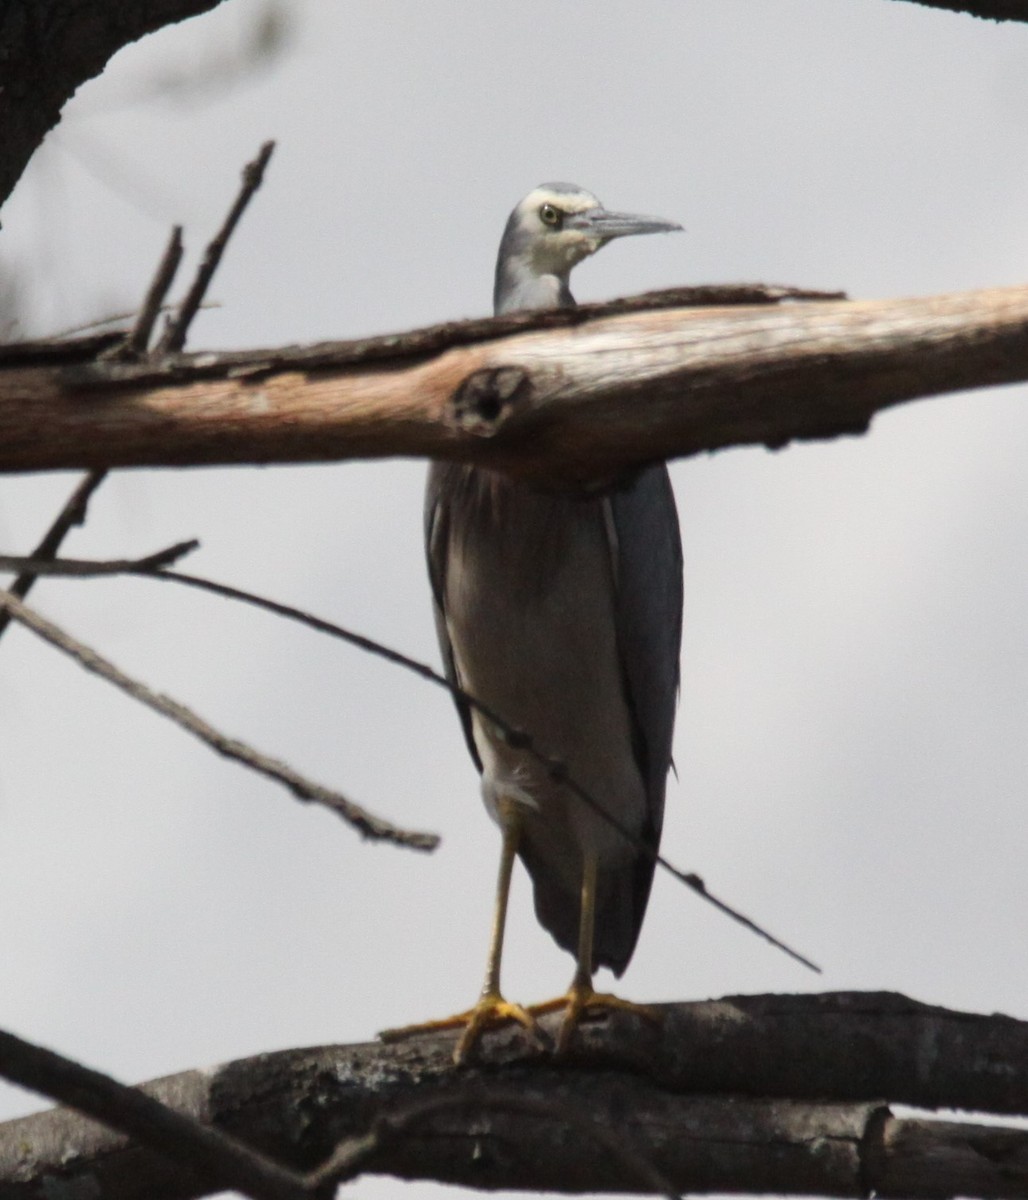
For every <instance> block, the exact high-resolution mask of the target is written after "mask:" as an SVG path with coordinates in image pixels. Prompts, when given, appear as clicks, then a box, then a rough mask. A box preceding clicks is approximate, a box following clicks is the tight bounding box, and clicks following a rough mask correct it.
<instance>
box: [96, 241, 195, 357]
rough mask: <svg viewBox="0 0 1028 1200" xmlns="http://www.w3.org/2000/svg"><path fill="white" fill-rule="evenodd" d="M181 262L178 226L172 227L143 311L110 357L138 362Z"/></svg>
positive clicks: (144, 301)
mask: <svg viewBox="0 0 1028 1200" xmlns="http://www.w3.org/2000/svg"><path fill="white" fill-rule="evenodd" d="M181 261H182V226H181V225H173V226H172V229H171V236H170V237H169V238H168V244H167V246H166V247H165V249H164V254H163V256H162V257H161V261H160V263H159V264H158V267H157V273H156V274H155V275H154V277H153V280H152V281H151V283H150V286H149V288H147V292H146V296H145V297H144V298H143V307H142V308H141V309H140V310H139V316H138V317H136V323H135V325H133V327H132V332H131V333H130V334H129V336H128V337H127V338H126V339H125V344H124V345H123V346H121V347H119V348H118V350H117V351H115V354H114V355H112V357H116V358H138V357H141V356H142V355H144V354H145V353H146V348H147V346H149V345H150V334H151V333H152V332H153V327H154V322H155V321H156V320H157V317H158V316H159V314H160V312H161V308H162V307H163V305H164V297H165V296H167V294H168V289H169V288H170V287H171V285H172V283H173V282H174V279H175V274H176V272H177V271H178V268H179V263H180V262H181Z"/></svg>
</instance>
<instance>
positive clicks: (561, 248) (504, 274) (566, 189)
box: [495, 183, 682, 313]
mask: <svg viewBox="0 0 1028 1200" xmlns="http://www.w3.org/2000/svg"><path fill="white" fill-rule="evenodd" d="M681 228H682V227H681V225H678V224H676V223H675V222H674V221H664V220H661V219H660V218H658V217H642V216H636V215H635V214H633V213H619V212H608V210H607V209H605V208H604V207H603V205H602V204H601V203H600V202H599V200H597V198H596V197H595V196H594V195H593V194H592V192H587V191H585V189H584V188H580V187H576V186H575V185H574V184H571V183H544V184H540V186H539V187H537V188H535V189H534V190H533V191H531V192H529V193H528V195H527V196H526V197H525V198H524V199H523V200H522V201H521V202H520V204H518V205H517V207H516V208H515V209H514V211H513V212H512V213H511V214H510V219H509V220H508V221H507V228H506V230H505V231H504V234H503V240H502V242H501V243H500V253H499V257H498V259H497V262H496V293H495V301H496V311H497V312H498V313H500V312H511V311H513V310H514V309H518V308H551V307H557V306H564V305H567V304H571V303H573V300H572V299H571V293H570V292H569V291H568V276H569V275H570V274H571V270H572V268H573V267H575V266H577V265H578V264H579V263H580V262H581V261H582V260H583V259H585V258H588V257H589V255H590V254H595V253H596V251H597V250H599V249H600V248H601V247H602V246H605V245H606V244H607V243H608V242H609V241H612V240H613V239H614V238H619V237H628V236H630V235H632V234H636V233H667V232H670V231H672V230H676V229H681Z"/></svg>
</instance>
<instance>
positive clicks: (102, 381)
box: [0, 286, 1028, 486]
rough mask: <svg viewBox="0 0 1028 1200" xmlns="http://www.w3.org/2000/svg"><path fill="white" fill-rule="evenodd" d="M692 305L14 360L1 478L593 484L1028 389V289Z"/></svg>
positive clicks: (2, 392)
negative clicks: (69, 473) (460, 470)
mask: <svg viewBox="0 0 1028 1200" xmlns="http://www.w3.org/2000/svg"><path fill="white" fill-rule="evenodd" d="M703 292H704V289H694V291H693V292H692V293H689V295H690V296H691V297H694V296H695V295H696V294H697V293H698V294H702V293H703ZM685 294H686V293H684V292H680V291H679V292H672V293H669V294H668V293H655V294H652V295H650V296H647V297H641V298H634V299H632V300H629V301H625V302H616V303H614V304H610V305H601V306H583V307H582V308H581V309H579V310H574V312H573V315H570V316H569V315H567V314H565V313H561V312H556V313H550V314H536V313H528V314H521V315H519V316H516V317H509V318H500V319H494V320H487V321H486V320H482V321H471V322H460V323H454V324H450V325H445V326H437V327H433V328H430V329H425V330H418V331H414V332H412V333H407V334H400V335H394V336H390V337H380V338H370V339H365V340H362V341H356V342H340V343H330V344H327V345H318V346H314V347H308V348H295V347H292V348H291V347H286V348H282V349H277V350H257V351H248V352H233V353H223V354H217V353H200V354H192V355H175V356H172V357H169V358H166V359H164V360H162V361H160V362H158V363H149V362H147V363H139V364H120V363H117V362H104V361H93V362H88V363H81V364H79V365H68V364H67V363H66V364H65V365H61V366H50V365H26V364H27V363H31V362H33V361H36V362H38V361H39V358H38V354H39V353H42V351H38V350H37V352H36V353H37V358H36V359H35V360H33V359H32V358H31V356H30V353H29V350H28V349H24V348H23V350H22V353H21V356H20V363H19V354H18V347H12V348H11V351H12V353H10V354H8V353H7V352H6V351H4V352H2V353H0V470H4V471H31V470H53V469H60V468H67V467H87V468H95V467H126V466H195V465H203V464H228V463H242V462H259V463H271V462H305V461H329V460H338V459H344V458H355V457H359V458H377V457H384V456H395V455H408V456H410V455H414V456H432V457H442V458H452V459H460V460H463V461H468V462H476V463H479V464H481V465H485V466H490V467H493V468H496V469H499V470H503V471H507V472H509V473H510V474H512V475H517V476H520V477H522V478H526V479H532V480H534V481H536V482H538V483H541V484H546V485H553V486H562V485H570V486H580V485H583V484H587V483H595V482H607V481H610V480H612V479H613V478H615V477H616V476H617V475H618V474H619V473H620V472H623V471H625V470H627V469H631V468H632V467H634V466H636V465H638V464H640V463H643V462H647V461H652V460H656V459H663V458H672V457H676V456H684V455H691V454H696V453H699V452H702V451H710V450H717V449H721V448H723V447H726V446H733V445H751V444H763V445H767V446H770V447H779V446H783V445H785V444H786V443H787V442H789V441H791V440H793V439H810V438H828V437H834V436H838V435H841V434H855V433H862V432H864V431H865V430H866V429H867V427H868V424H869V422H870V420H871V418H872V416H873V415H874V414H875V413H877V412H880V411H881V410H883V409H885V408H888V407H890V406H892V405H896V404H899V403H902V402H904V401H907V400H912V399H916V398H920V397H925V396H929V395H935V394H939V393H943V392H953V391H958V390H963V389H966V388H972V387H983V386H987V385H992V384H999V383H1011V382H1017V381H1024V380H1026V379H1028V287H1023V286H1022V287H1010V288H997V289H991V290H988V291H976V292H967V293H960V294H954V295H942V296H931V297H926V298H920V299H905V300H876V301H838V300H827V301H826V300H801V301H798V302H792V303H784V304H768V303H765V304H758V305H750V304H742V305H738V306H724V305H722V306H719V307H714V308H710V307H702V308H696V307H683V306H681V303H678V304H677V306H674V305H675V302H676V300H678V301H680V299H681V297H682V296H683V295H685ZM715 294H720V293H719V291H718V290H716V289H715ZM795 294H797V293H789V292H787V291H785V290H780V291H778V292H771V291H769V290H767V289H765V295H785V296H789V297H790V298H791V296H792V295H795ZM799 294H800V295H802V293H799ZM808 294H809V293H808ZM669 304H671V305H673V306H671V307H669V306H668V305H669Z"/></svg>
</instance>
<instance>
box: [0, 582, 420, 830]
mask: <svg viewBox="0 0 1028 1200" xmlns="http://www.w3.org/2000/svg"><path fill="white" fill-rule="evenodd" d="M144 573H145V572H144ZM149 573H150V574H159V572H149ZM0 610H6V611H7V612H8V613H10V615H11V617H12V618H13V619H14V620H15V621H17V622H18V623H19V624H20V625H24V626H25V627H26V628H27V629H31V630H32V632H33V633H35V634H37V635H38V636H39V637H41V638H42V639H43V640H44V641H46V642H49V643H50V645H51V646H55V647H56V648H57V649H58V650H61V651H62V652H63V653H65V654H67V655H68V656H69V657H71V658H73V659H75V661H76V662H77V663H78V664H79V665H80V666H81V667H84V668H85V669H86V670H87V671H91V672H93V674H95V675H99V676H100V677H101V678H103V679H106V680H107V682H108V683H113V684H114V686H115V687H117V688H120V689H121V690H122V691H123V692H125V693H126V695H129V696H131V697H132V698H133V699H134V700H138V701H139V702H140V703H141V704H145V705H146V706H147V708H152V709H153V710H154V711H155V712H158V713H160V714H161V715H162V716H165V717H168V718H169V719H170V720H172V721H174V722H175V724H176V725H179V726H181V728H183V729H185V730H186V731H187V732H188V733H191V734H193V735H194V736H195V737H198V738H199V739H200V740H201V741H202V742H205V743H206V744H207V745H208V746H210V748H211V749H212V750H215V751H217V753H218V754H221V755H223V756H224V757H225V758H231V759H234V760H235V761H236V762H240V763H242V764H243V765H244V766H247V767H250V768H251V769H252V770H254V771H257V772H258V773H259V774H261V775H265V776H267V778H269V779H274V780H276V781H277V782H278V783H282V784H284V785H285V786H286V787H287V788H288V789H289V790H290V791H291V792H292V793H293V795H294V796H295V797H296V798H297V799H298V800H303V801H313V802H314V803H317V804H321V805H323V806H324V807H325V808H329V809H331V810H332V811H333V812H335V813H338V815H339V816H341V817H342V818H343V819H344V820H345V821H347V822H348V823H349V824H351V825H352V826H353V827H354V828H355V829H356V830H357V831H358V832H359V833H360V834H362V835H363V836H364V837H367V838H374V839H376V840H379V841H387V842H394V843H396V844H397V845H400V846H409V847H411V848H412V849H414V850H434V849H435V847H436V846H437V845H438V844H439V838H438V836H437V835H436V834H433V833H421V832H418V831H412V830H406V829H401V828H399V827H398V826H396V825H393V824H392V823H390V822H389V821H384V820H382V819H381V818H380V817H376V816H374V815H373V814H372V813H369V812H367V811H366V810H365V809H363V808H361V806H360V805H359V804H355V803H354V802H353V801H352V800H348V799H347V798H346V797H345V796H343V795H341V794H340V793H339V792H336V791H333V790H331V789H330V788H326V787H323V786H322V785H321V784H319V783H314V782H313V780H310V779H307V778H306V777H305V776H303V775H301V774H300V773H299V772H298V771H294V770H293V768H292V767H290V766H288V765H287V764H286V763H283V762H279V761H278V760H277V759H274V758H270V757H269V756H268V755H266V754H262V753H261V752H260V751H259V750H255V749H254V748H253V747H252V746H248V745H247V744H246V743H245V742H242V741H240V740H239V739H238V738H230V737H227V736H226V735H225V734H223V733H221V732H220V731H219V730H217V729H215V728H214V726H213V725H210V724H209V723H208V722H207V721H205V720H204V719H203V718H202V717H200V716H197V714H196V713H194V712H193V711H192V710H191V709H189V708H187V707H186V706H185V705H184V704H180V703H179V702H178V701H177V700H172V699H171V697H170V696H165V695H163V694H162V693H160V692H155V691H153V690H152V689H151V688H149V687H147V686H146V684H144V683H141V682H139V680H136V679H133V678H132V677H131V676H129V675H126V674H125V673H124V671H122V670H120V669H119V668H118V667H116V666H115V665H114V664H113V663H112V662H109V661H108V660H107V659H105V658H104V657H103V656H102V655H100V654H98V653H97V652H96V651H95V650H93V649H91V648H90V647H89V646H86V645H84V644H83V643H82V642H79V641H77V640H76V639H75V638H73V637H71V636H70V635H69V634H67V633H65V632H64V630H63V629H60V628H59V627H58V626H56V625H54V624H53V623H52V622H51V621H48V620H47V619H46V618H45V617H42V616H40V614H39V613H37V612H35V611H34V610H33V609H31V608H28V607H27V606H26V605H24V604H23V603H22V602H21V601H20V600H19V599H18V598H17V597H16V596H13V595H12V594H11V593H10V592H4V591H0Z"/></svg>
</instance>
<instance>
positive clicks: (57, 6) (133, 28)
mask: <svg viewBox="0 0 1028 1200" xmlns="http://www.w3.org/2000/svg"><path fill="white" fill-rule="evenodd" d="M219 2H220V0H132V3H130V4H125V3H122V2H121V0H74V2H73V0H4V3H3V4H0V47H2V48H3V57H2V60H0V63H2V70H3V87H0V146H2V147H3V153H2V154H0V204H3V202H4V201H5V200H6V199H7V197H8V196H9V195H10V194H11V191H12V190H13V189H14V185H15V184H16V183H17V182H18V180H19V179H20V178H21V174H22V172H23V171H24V170H25V167H26V165H27V164H28V161H29V159H30V158H31V157H32V155H33V153H34V152H35V150H36V147H37V146H38V145H39V144H40V142H41V141H42V140H43V138H44V137H45V136H46V134H47V133H48V132H49V130H51V129H52V128H53V127H54V126H55V125H56V124H57V122H58V121H59V120H60V119H61V110H62V109H63V107H64V105H65V104H66V102H67V101H68V100H69V99H70V98H71V97H72V95H73V94H74V93H75V91H76V89H77V88H78V87H79V86H80V85H81V84H83V83H85V82H86V80H87V79H92V78H93V76H94V75H99V74H100V72H101V71H102V70H103V69H104V67H105V66H106V64H107V61H108V59H110V58H111V56H112V55H113V54H115V53H116V52H117V51H118V50H120V49H121V48H122V46H127V45H128V44H129V42H134V41H136V39H137V38H141V37H143V36H144V35H145V34H148V33H153V32H154V31H155V30H157V29H160V28H162V27H163V26H165V25H171V24H173V23H174V22H176V21H182V20H184V19H185V18H186V17H194V16H196V15H197V14H198V13H202V12H207V11H208V9H211V8H214V7H216V5H217V4H218V3H219Z"/></svg>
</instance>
